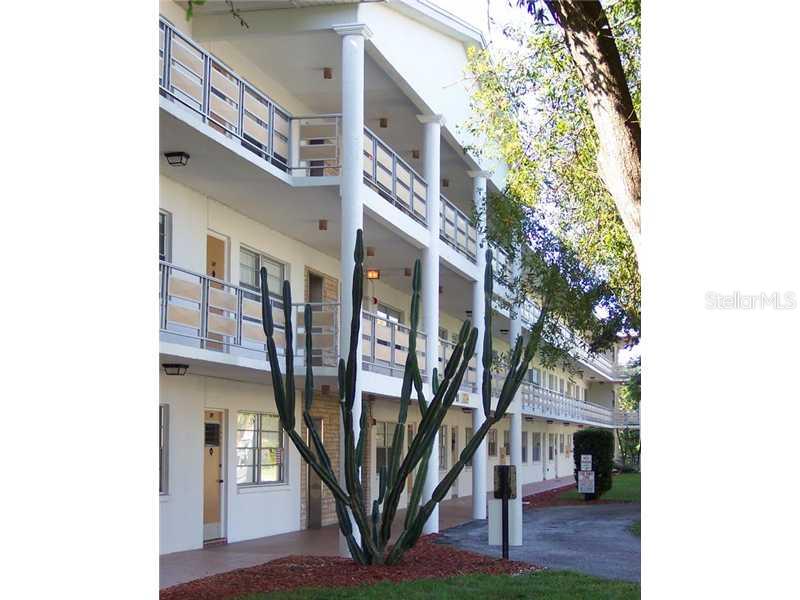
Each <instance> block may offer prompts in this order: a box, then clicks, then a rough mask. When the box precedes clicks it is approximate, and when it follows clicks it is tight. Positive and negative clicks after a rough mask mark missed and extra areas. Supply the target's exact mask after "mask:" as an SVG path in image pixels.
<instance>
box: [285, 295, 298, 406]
mask: <svg viewBox="0 0 800 600" xmlns="http://www.w3.org/2000/svg"><path fill="white" fill-rule="evenodd" d="M292 317H293V315H292V287H291V286H290V285H289V282H288V281H286V280H284V282H283V322H284V324H285V331H284V333H285V334H286V394H285V402H286V407H285V408H284V410H285V411H286V414H287V415H292V416H294V407H295V401H296V393H295V385H294V331H293V329H294V327H293V322H292Z"/></svg>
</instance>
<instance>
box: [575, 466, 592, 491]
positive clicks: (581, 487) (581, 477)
mask: <svg viewBox="0 0 800 600" xmlns="http://www.w3.org/2000/svg"><path fill="white" fill-rule="evenodd" d="M581 466H583V465H581ZM578 493H579V494H594V471H578Z"/></svg>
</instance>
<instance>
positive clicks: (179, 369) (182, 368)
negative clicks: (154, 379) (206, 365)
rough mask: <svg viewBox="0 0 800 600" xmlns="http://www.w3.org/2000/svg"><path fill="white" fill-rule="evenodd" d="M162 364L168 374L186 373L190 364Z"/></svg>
mask: <svg viewBox="0 0 800 600" xmlns="http://www.w3.org/2000/svg"><path fill="white" fill-rule="evenodd" d="M161 366H162V367H163V368H164V373H165V374H166V375H186V371H188V370H189V365H184V364H181V363H164V364H162V365H161Z"/></svg>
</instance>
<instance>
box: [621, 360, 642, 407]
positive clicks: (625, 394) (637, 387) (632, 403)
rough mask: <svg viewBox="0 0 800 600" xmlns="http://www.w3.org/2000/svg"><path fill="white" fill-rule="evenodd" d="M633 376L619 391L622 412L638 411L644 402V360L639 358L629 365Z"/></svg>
mask: <svg viewBox="0 0 800 600" xmlns="http://www.w3.org/2000/svg"><path fill="white" fill-rule="evenodd" d="M628 370H629V371H630V373H631V376H630V377H629V378H628V380H627V381H626V382H625V383H624V384H623V385H622V387H621V388H620V391H619V407H620V408H621V409H622V410H638V409H639V404H640V403H641V401H642V359H641V358H640V357H637V358H636V359H635V360H633V361H632V362H631V364H629V365H628Z"/></svg>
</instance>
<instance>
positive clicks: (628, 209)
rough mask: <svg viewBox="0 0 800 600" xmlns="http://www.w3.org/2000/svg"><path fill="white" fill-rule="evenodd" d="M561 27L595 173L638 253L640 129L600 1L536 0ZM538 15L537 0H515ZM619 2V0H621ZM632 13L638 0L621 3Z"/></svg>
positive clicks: (540, 12) (639, 9)
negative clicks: (586, 115)
mask: <svg viewBox="0 0 800 600" xmlns="http://www.w3.org/2000/svg"><path fill="white" fill-rule="evenodd" d="M538 1H540V2H543V3H544V4H545V5H546V6H547V8H548V10H549V12H550V15H551V16H552V18H553V20H554V21H555V22H556V23H557V24H558V25H560V26H561V29H562V31H563V35H564V43H565V45H566V47H567V49H568V50H569V53H570V56H571V57H572V60H573V61H574V64H575V67H576V68H577V71H578V73H579V74H580V78H581V82H582V83H583V91H584V94H585V96H586V101H587V106H588V109H589V112H590V113H591V115H592V120H593V121H594V126H595V130H596V132H597V136H598V138H599V142H600V147H599V152H598V166H599V168H600V176H601V178H602V180H603V182H604V183H605V186H606V188H607V189H608V191H609V192H610V193H611V196H612V197H613V198H614V202H615V203H616V206H617V210H618V211H619V215H620V217H621V218H622V222H623V223H624V224H625V228H626V229H627V231H628V235H629V236H630V238H631V242H632V244H633V247H634V250H635V251H636V254H637V255H638V254H639V238H640V234H641V226H640V212H641V197H642V190H641V156H642V134H641V128H640V126H639V117H638V116H637V115H638V113H637V110H636V107H634V104H633V98H632V96H631V93H630V90H629V88H628V81H627V78H626V74H625V69H624V68H623V65H622V58H621V56H620V52H619V49H618V48H617V44H616V41H615V38H614V32H613V31H612V28H611V26H610V24H609V21H608V17H607V16H606V13H605V10H603V6H602V4H600V2H599V0H538ZM518 4H520V5H526V6H527V8H528V11H529V12H530V13H532V14H535V15H536V16H537V18H538V19H540V20H541V19H542V18H543V14H542V13H543V11H540V10H539V11H537V9H536V6H537V0H518ZM620 4H623V3H622V2H621V3H620ZM624 4H626V5H627V6H628V7H629V9H630V10H631V12H633V13H634V14H635V15H636V16H637V17H638V16H639V15H641V7H640V5H639V0H630V1H628V2H625V3H624Z"/></svg>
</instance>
